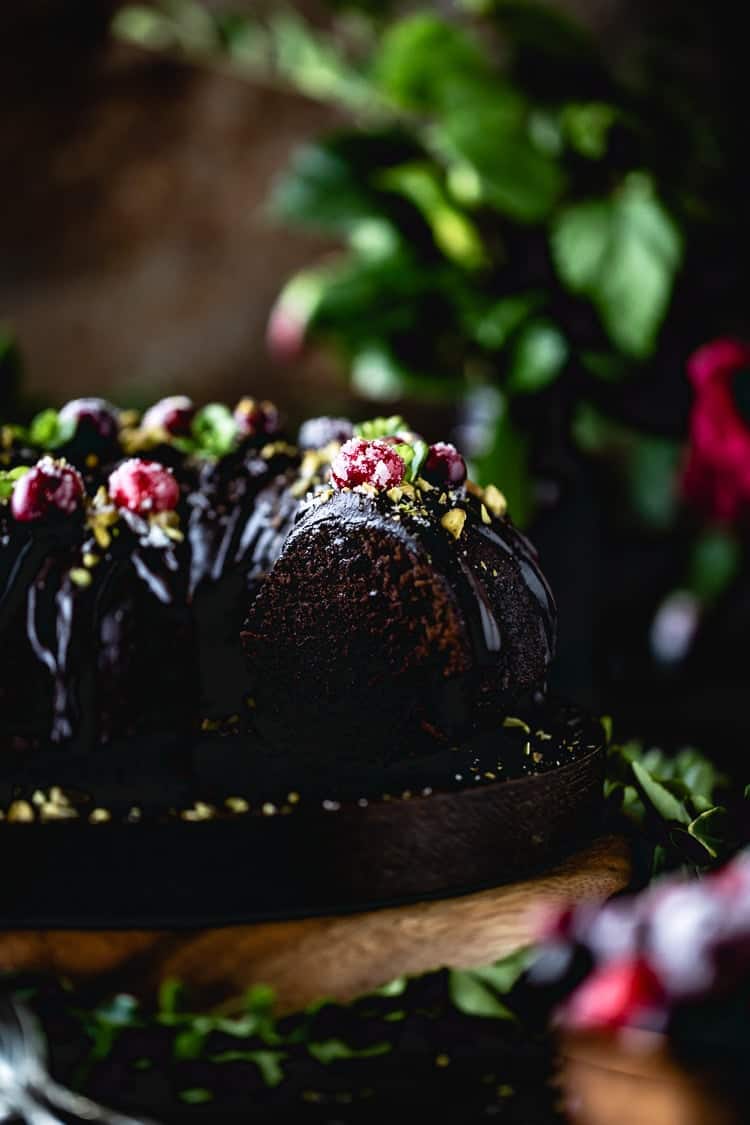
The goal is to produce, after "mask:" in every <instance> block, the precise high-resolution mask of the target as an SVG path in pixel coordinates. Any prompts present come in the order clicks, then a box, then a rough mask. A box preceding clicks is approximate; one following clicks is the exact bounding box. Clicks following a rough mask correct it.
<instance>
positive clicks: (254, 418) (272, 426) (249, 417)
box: [234, 398, 281, 438]
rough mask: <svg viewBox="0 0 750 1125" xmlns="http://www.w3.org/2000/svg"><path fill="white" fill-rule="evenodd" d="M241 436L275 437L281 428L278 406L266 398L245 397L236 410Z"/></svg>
mask: <svg viewBox="0 0 750 1125" xmlns="http://www.w3.org/2000/svg"><path fill="white" fill-rule="evenodd" d="M234 420H235V422H236V423H237V430H238V431H239V434H240V437H243V438H244V437H273V435H274V434H277V433H278V432H279V430H280V429H281V416H280V414H279V411H278V409H277V407H276V406H274V404H273V403H272V402H268V400H267V399H265V400H264V401H262V402H259V401H258V400H257V399H255V398H243V399H240V401H239V402H238V403H237V406H236V407H235V410H234Z"/></svg>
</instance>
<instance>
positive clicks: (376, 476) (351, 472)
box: [331, 438, 406, 489]
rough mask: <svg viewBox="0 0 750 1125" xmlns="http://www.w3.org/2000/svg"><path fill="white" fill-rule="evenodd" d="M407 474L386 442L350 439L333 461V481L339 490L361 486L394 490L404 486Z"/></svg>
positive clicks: (399, 459)
mask: <svg viewBox="0 0 750 1125" xmlns="http://www.w3.org/2000/svg"><path fill="white" fill-rule="evenodd" d="M405 473H406V465H405V464H404V461H403V458H402V457H399V455H398V453H397V452H396V450H395V449H394V448H393V446H392V445H389V444H388V443H387V442H385V441H365V439H364V438H351V439H350V440H349V441H347V442H346V443H345V444H344V445H342V446H341V449H340V450H339V452H338V453H337V454H336V456H335V457H334V459H333V461H332V462H331V479H332V480H333V483H334V484H335V485H337V486H338V487H339V488H354V487H355V485H358V484H374V485H375V487H376V488H381V489H386V488H393V487H394V486H395V485H397V484H401V481H402V480H403V479H404V475H405Z"/></svg>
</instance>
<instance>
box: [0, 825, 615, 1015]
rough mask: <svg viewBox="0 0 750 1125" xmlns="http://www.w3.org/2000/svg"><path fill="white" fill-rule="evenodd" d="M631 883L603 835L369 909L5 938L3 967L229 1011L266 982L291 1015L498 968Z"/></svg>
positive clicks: (0, 954)
mask: <svg viewBox="0 0 750 1125" xmlns="http://www.w3.org/2000/svg"><path fill="white" fill-rule="evenodd" d="M630 879H631V857H630V853H629V848H628V844H627V842H626V841H625V840H624V839H623V838H621V837H619V836H603V837H600V838H598V839H596V840H594V841H593V842H592V843H590V844H588V845H587V846H585V847H583V848H581V849H579V850H578V851H577V852H575V853H574V854H572V855H570V856H568V857H567V858H566V859H564V860H563V861H561V862H560V863H559V864H557V865H555V866H553V867H550V868H548V869H547V870H545V871H543V872H542V873H539V874H536V875H534V876H532V877H530V878H526V879H524V880H523V881H519V882H511V883H506V884H503V885H502V886H498V887H495V888H493V889H489V890H483V891H479V892H476V893H473V894H466V895H463V896H460V897H453V898H446V899H440V900H436V901H429V902H418V903H412V904H409V905H404V906H398V907H385V908H382V909H378V910H371V911H368V912H366V913H359V914H346V915H341V916H326V917H315V918H300V919H294V920H291V921H279V922H256V923H253V924H251V925H229V926H222V927H214V928H211V929H203V930H186V929H180V930H167V929H161V930H136V929H119V930H106V929H96V930H71V929H65V930H62V929H48V930H44V929H39V930H21V929H15V930H5V931H0V971H6V972H18V971H20V972H41V973H51V974H55V975H56V976H58V977H65V978H68V979H70V980H71V981H73V982H74V983H84V982H85V983H87V984H89V985H95V986H96V988H97V990H98V989H99V988H101V990H102V992H103V993H104V992H107V991H109V992H111V991H125V992H132V993H135V994H137V995H148V994H153V990H154V988H155V987H156V986H157V985H158V983H159V981H161V980H164V979H166V978H171V977H172V978H177V979H179V980H181V981H183V982H185V983H186V984H188V985H189V987H190V991H191V995H192V996H193V997H194V999H195V1001H196V1003H197V1004H200V1005H202V1006H205V1007H208V1006H217V1005H221V1006H223V1007H224V1008H225V1009H226V1010H227V1011H230V1010H231V1007H232V1003H233V1000H235V998H236V997H238V996H241V995H242V994H243V993H244V992H245V990H246V989H248V988H249V987H250V986H251V985H253V984H256V983H263V984H267V985H270V986H271V987H272V988H273V989H274V990H275V992H276V995H277V1007H278V1011H279V1012H291V1011H295V1010H299V1009H301V1008H303V1007H304V1006H305V1005H307V1004H308V1003H310V1002H312V1001H314V1000H318V999H321V998H322V997H330V998H331V999H336V1000H342V1001H346V1000H351V999H353V998H354V997H356V996H358V995H362V994H364V993H366V992H368V991H371V990H372V989H374V988H377V987H379V986H380V985H382V984H385V983H386V982H388V981H389V980H392V979H393V978H395V977H398V976H401V975H402V974H419V973H423V972H427V971H429V970H432V969H437V968H441V967H443V966H452V967H456V968H470V967H475V966H479V965H485V964H489V963H490V962H492V961H495V960H498V959H500V958H502V957H504V956H505V955H506V954H508V953H510V952H512V951H513V950H514V949H517V948H519V947H521V946H524V945H526V944H528V943H529V942H530V941H531V940H532V939H533V935H534V926H535V917H536V916H538V914H539V912H540V911H541V910H542V909H544V908H545V907H547V906H550V905H552V904H555V903H559V902H564V901H571V900H573V901H576V900H580V899H584V898H591V897H598V898H602V897H606V896H608V895H611V894H614V893H615V892H617V891H619V890H622V889H623V888H625V887H626V886H627V885H628V883H629V881H630Z"/></svg>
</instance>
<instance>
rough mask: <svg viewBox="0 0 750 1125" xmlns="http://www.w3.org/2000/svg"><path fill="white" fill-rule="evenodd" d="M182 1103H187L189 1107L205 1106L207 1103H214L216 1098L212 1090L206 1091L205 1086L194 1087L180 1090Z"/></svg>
mask: <svg viewBox="0 0 750 1125" xmlns="http://www.w3.org/2000/svg"><path fill="white" fill-rule="evenodd" d="M179 1098H180V1101H183V1102H186V1103H187V1104H188V1105H204V1104H205V1103H206V1102H212V1101H213V1100H214V1096H213V1094H212V1093H211V1091H210V1090H207V1089H205V1087H203V1086H194V1087H192V1088H191V1089H189V1090H180V1093H179Z"/></svg>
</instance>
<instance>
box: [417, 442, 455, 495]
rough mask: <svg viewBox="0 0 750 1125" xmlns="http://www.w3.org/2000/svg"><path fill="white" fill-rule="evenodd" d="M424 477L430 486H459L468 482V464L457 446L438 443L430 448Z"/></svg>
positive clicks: (424, 466)
mask: <svg viewBox="0 0 750 1125" xmlns="http://www.w3.org/2000/svg"><path fill="white" fill-rule="evenodd" d="M422 476H423V477H424V478H425V480H427V481H429V482H430V484H438V485H447V486H448V487H449V488H450V487H451V486H454V485H455V486H457V485H459V484H463V483H464V481H465V480H466V462H465V461H464V459H463V457H462V456H461V454H460V453H459V452H458V450H457V449H456V447H455V445H451V444H450V442H447V441H437V442H435V444H434V445H431V446H430V448H429V451H428V453H427V457H426V459H425V463H424V465H423V466H422Z"/></svg>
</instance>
